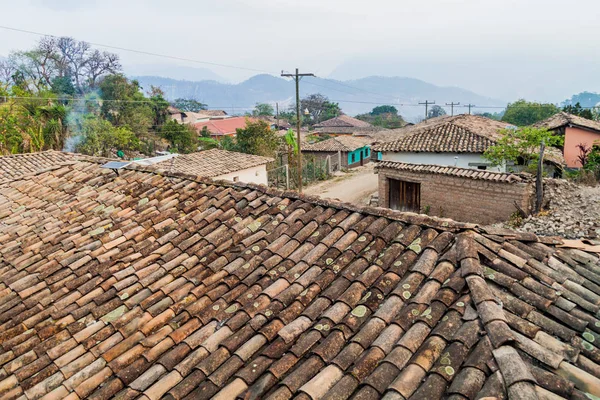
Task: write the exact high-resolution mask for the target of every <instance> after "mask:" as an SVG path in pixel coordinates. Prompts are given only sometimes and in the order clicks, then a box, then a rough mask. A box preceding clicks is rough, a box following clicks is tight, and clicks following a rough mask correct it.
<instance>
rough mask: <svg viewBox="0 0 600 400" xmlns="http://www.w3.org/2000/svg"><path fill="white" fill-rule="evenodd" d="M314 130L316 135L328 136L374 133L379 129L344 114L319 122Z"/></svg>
mask: <svg viewBox="0 0 600 400" xmlns="http://www.w3.org/2000/svg"><path fill="white" fill-rule="evenodd" d="M314 128H315V133H316V134H326V135H330V136H338V135H352V134H354V133H366V132H375V131H378V130H380V129H381V128H378V127H374V126H372V125H371V124H370V123H368V122H365V121H361V120H359V119H356V118H353V117H351V116H349V115H344V114H342V115H339V116H337V117H334V118H331V119H328V120H326V121H323V122H320V123H318V124H316V125H315V126H314Z"/></svg>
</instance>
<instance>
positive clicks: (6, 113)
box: [0, 106, 23, 155]
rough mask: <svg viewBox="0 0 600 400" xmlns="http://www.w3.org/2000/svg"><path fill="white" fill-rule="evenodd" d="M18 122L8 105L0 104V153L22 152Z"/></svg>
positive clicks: (21, 137)
mask: <svg viewBox="0 0 600 400" xmlns="http://www.w3.org/2000/svg"><path fill="white" fill-rule="evenodd" d="M20 122H21V121H19V117H18V115H17V114H15V113H14V112H12V110H11V108H10V107H9V106H0V155H3V154H15V153H20V152H22V149H23V136H22V135H21V130H20Z"/></svg>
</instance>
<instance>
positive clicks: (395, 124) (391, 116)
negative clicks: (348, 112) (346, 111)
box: [356, 106, 406, 129]
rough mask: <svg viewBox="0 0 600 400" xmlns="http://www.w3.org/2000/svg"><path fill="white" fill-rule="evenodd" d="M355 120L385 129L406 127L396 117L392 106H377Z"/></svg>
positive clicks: (399, 118) (398, 116)
mask: <svg viewBox="0 0 600 400" xmlns="http://www.w3.org/2000/svg"><path fill="white" fill-rule="evenodd" d="M356 118H357V119H360V120H361V121H365V122H368V123H370V124H371V125H373V126H380V127H382V128H387V129H396V128H402V127H403V126H404V125H406V121H404V118H402V117H401V116H400V115H398V109H396V107H394V106H377V107H375V108H373V110H372V111H371V112H369V113H366V114H360V115H357V116H356Z"/></svg>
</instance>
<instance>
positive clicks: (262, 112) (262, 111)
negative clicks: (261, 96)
mask: <svg viewBox="0 0 600 400" xmlns="http://www.w3.org/2000/svg"><path fill="white" fill-rule="evenodd" d="M273 114H275V109H274V108H273V106H272V105H270V104H268V103H256V106H254V110H252V115H254V116H272V115H273Z"/></svg>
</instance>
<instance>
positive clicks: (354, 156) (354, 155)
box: [351, 153, 356, 164]
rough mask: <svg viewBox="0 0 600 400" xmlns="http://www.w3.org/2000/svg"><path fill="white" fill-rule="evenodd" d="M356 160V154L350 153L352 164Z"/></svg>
mask: <svg viewBox="0 0 600 400" xmlns="http://www.w3.org/2000/svg"><path fill="white" fill-rule="evenodd" d="M355 162H356V154H354V153H352V161H351V163H352V164H354V163H355Z"/></svg>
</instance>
